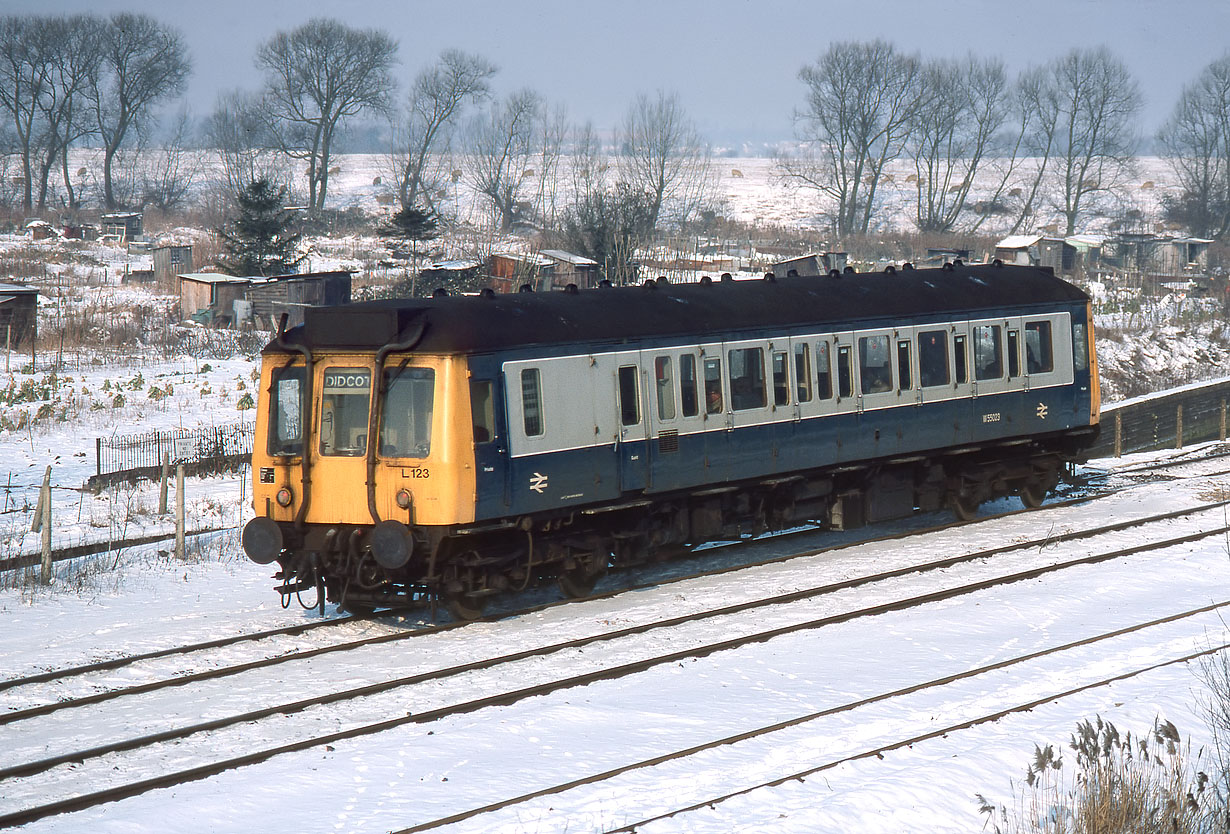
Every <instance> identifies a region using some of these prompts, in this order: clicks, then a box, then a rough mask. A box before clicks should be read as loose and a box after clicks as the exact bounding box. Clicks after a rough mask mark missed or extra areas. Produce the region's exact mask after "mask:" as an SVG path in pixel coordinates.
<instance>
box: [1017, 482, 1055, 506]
mask: <svg viewBox="0 0 1230 834" xmlns="http://www.w3.org/2000/svg"><path fill="white" fill-rule="evenodd" d="M1049 491H1050V490H1048V489H1047V488H1046V486H1045V485H1044V484H1039V483H1035V482H1030V483H1028V484H1026V485H1025V486H1023V487H1021V492H1020V496H1021V503H1022V504H1024V505H1025V509H1027V510H1032V509H1034V508H1035V507H1041V506H1042V502H1043V501H1044V500H1046V494H1047V492H1049Z"/></svg>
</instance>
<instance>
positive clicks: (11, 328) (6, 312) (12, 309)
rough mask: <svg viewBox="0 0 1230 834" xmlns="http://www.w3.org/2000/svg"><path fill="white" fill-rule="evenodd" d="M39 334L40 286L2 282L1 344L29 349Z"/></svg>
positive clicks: (0, 304) (7, 346)
mask: <svg viewBox="0 0 1230 834" xmlns="http://www.w3.org/2000/svg"><path fill="white" fill-rule="evenodd" d="M37 335H38V288H37V287H27V286H25V285H23V284H0V345H3V346H4V347H5V349H6V350H8V349H12V350H18V349H27V348H29V347H31V346H32V345H33V344H34V338H35V336H37Z"/></svg>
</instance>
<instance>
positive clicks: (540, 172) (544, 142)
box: [534, 104, 570, 227]
mask: <svg viewBox="0 0 1230 834" xmlns="http://www.w3.org/2000/svg"><path fill="white" fill-rule="evenodd" d="M569 130H570V129H569V125H568V110H567V108H566V107H564V105H562V104H557V105H556V106H555V107H552V108H550V109H546V108H544V109H543V112H542V120H541V123H540V129H539V130H538V148H537V153H536V156H537V158H538V159H537V165H538V167H537V168H536V169H535V171H534V174H535V178H536V179H537V180H538V188H537V189H536V191H535V194H534V211H535V213H536V214H537V215H538V217H540V218H541V219H542V222H543V225H544V226H547V227H551V226H554V225H555V220H556V209H557V203H556V201H557V199H558V196H559V175H560V174H559V168H560V158H561V157H562V156H563V153H564V144H565V143H566V142H567V140H568V134H569Z"/></svg>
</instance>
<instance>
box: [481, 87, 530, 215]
mask: <svg viewBox="0 0 1230 834" xmlns="http://www.w3.org/2000/svg"><path fill="white" fill-rule="evenodd" d="M541 110H542V99H541V98H540V97H539V95H538V93H536V92H534V91H533V90H528V89H523V90H518V91H517V92H514V93H511V94H509V96H508V97H507V98H505V99H504V101H502V102H497V103H495V104H493V105H492V106H491V109H490V111H489V112H488V113H487V115H486V116H485V117H479V118H478V119H476V120H475V121H474V122H473V123H472V125H471V128H470V132H469V143H468V144H469V148H468V157H469V163H470V164H469V165H468V166H467V167H468V171H467V172H466V178H467V179H468V180H469V182H470V185H471V186H472V187H473V188H474V190H475V191H477V192H478V193H479V194H482V195H483V196H485V197H486V198H487V199H488V200H490V201H491V205H492V207H493V208H494V209H495V211H496V214H497V216H498V219H499V229H500V231H501V232H508V231H510V230H511V229H512V225H513V221H514V220H517V219H519V217H520V216H521V214H522V213H523V212H522V206H521V203H522V202H523V199H524V198H523V195H524V192H525V181H526V180H527V179H529V177H528V176H527V172H528V171H530V170H531V169H530V163H531V160H532V159H533V154H534V147H535V138H536V135H537V131H538V120H539V114H540V112H541Z"/></svg>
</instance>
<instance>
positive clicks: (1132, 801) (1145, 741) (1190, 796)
mask: <svg viewBox="0 0 1230 834" xmlns="http://www.w3.org/2000/svg"><path fill="white" fill-rule="evenodd" d="M1068 747H1069V748H1071V750H1072V751H1073V753H1074V754H1075V762H1074V767H1072V768H1069V769H1068V770H1067V771H1064V769H1063V764H1064V762H1063V760H1062V755H1061V754H1060V753H1058V752H1056V750H1055V748H1054V747H1052V746H1051V745H1049V744H1048V745H1046V746H1045V747H1038V746H1037V745H1035V746H1034V758H1033V761H1032V762H1030V764H1029V766H1028V768H1027V769H1026V772H1025V783H1024V785H1022V786H1020V795H1019V796H1018V797H1017V807H1016V808H1015V809H1014V810H1013V811H1009V809H1008V808H1006V807H1004V806H997V805H995V804H993V803H991V802H989V801H987V799H986V798H984V797H983V796H982V795H979V796H978V801H979V803H980V810H981V811H982V813H983V814H984V815H985V816H986V817H987V823H988V826H989V827H990V829H991V830H993V831H995V832H996V834H1026V832H1039V834H1151V832H1169V834H1196V832H1205V831H1208V830H1210V823H1211V821H1212V818H1213V815H1214V814H1215V813H1216V811H1215V806H1216V804H1217V802H1216V797H1215V792H1214V791H1213V790H1211V789H1210V790H1206V788H1209V787H1210V786H1209V784H1208V776H1207V775H1206V774H1205V773H1203V772H1199V771H1196V770H1195V769H1194V766H1193V764H1192V763H1191V762H1190V761H1189V752H1190V751H1189V749H1188V746H1187V745H1185V744H1184V743H1183V742H1182V741H1181V740H1180V738H1179V731H1178V729H1177V728H1176V727H1175V726H1174V724H1172V723H1170V722H1169V721H1165V720H1159V721H1155V722H1154V724H1153V730H1152V732H1150V733H1148V734H1146V735H1143V736H1139V737H1136V738H1133V737H1132V735H1131V733H1123V734H1121V733H1120V732H1119V730H1118V729H1117V728H1116V727H1115V725H1114V724H1111V723H1110V722H1109V721H1103V720H1102V719H1101V717H1098V718H1096V719H1095V721H1094V722H1093V723H1090V722H1089V721H1083V722H1081V723H1080V724H1078V725H1077V726H1076V732H1075V733H1073V734H1072V736H1071V738H1070V740H1069V742H1068Z"/></svg>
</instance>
